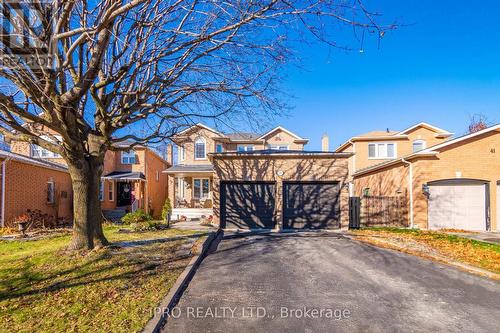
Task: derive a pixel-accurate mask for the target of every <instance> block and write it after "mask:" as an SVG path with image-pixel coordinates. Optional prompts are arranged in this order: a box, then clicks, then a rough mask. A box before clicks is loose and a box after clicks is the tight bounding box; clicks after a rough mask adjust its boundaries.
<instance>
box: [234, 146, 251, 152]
mask: <svg viewBox="0 0 500 333" xmlns="http://www.w3.org/2000/svg"><path fill="white" fill-rule="evenodd" d="M236 150H237V151H240V152H241V151H253V145H238V146H237V148H236Z"/></svg>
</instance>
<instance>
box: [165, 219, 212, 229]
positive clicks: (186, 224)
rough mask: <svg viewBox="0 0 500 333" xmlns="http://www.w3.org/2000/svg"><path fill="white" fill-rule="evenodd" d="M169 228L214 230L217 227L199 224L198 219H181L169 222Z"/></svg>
mask: <svg viewBox="0 0 500 333" xmlns="http://www.w3.org/2000/svg"><path fill="white" fill-rule="evenodd" d="M171 228H175V229H180V230H197V231H216V230H217V228H215V227H212V226H206V225H200V221H196V220H192V221H183V222H175V223H173V224H171Z"/></svg>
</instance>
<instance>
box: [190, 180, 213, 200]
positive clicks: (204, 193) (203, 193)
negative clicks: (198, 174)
mask: <svg viewBox="0 0 500 333" xmlns="http://www.w3.org/2000/svg"><path fill="white" fill-rule="evenodd" d="M209 192H210V181H209V179H208V178H194V179H193V198H195V199H206V198H208V194H209Z"/></svg>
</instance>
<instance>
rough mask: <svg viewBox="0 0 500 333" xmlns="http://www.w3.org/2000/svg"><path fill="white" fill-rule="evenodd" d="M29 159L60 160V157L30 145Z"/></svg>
mask: <svg viewBox="0 0 500 333" xmlns="http://www.w3.org/2000/svg"><path fill="white" fill-rule="evenodd" d="M31 157H35V158H40V157H43V158H60V157H61V155H59V154H57V153H53V152H51V151H50V150H47V149H45V148H42V147H40V146H37V145H31Z"/></svg>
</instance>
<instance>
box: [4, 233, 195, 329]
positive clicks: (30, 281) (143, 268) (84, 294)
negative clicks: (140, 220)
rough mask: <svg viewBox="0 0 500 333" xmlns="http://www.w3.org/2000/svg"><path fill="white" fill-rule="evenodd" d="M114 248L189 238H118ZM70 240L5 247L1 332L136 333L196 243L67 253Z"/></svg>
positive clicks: (116, 235) (122, 235) (147, 235)
mask: <svg viewBox="0 0 500 333" xmlns="http://www.w3.org/2000/svg"><path fill="white" fill-rule="evenodd" d="M118 229H119V228H118V227H106V228H105V234H106V237H107V238H108V239H109V240H110V241H112V242H121V241H133V240H139V239H153V238H162V237H170V236H177V235H181V234H182V235H188V234H191V233H192V232H191V231H180V230H176V229H169V230H163V231H154V232H146V233H119V232H118ZM69 240H70V235H69V234H68V235H58V236H53V237H48V238H44V239H40V240H33V241H0V327H1V329H0V331H1V332H67V331H70V332H136V331H140V330H141V329H142V328H143V327H144V325H145V324H146V322H147V321H148V319H149V318H150V317H151V316H152V312H151V311H152V310H153V309H154V308H155V307H156V306H157V305H158V304H159V302H160V300H161V299H162V297H164V296H165V295H166V294H167V293H168V291H169V289H170V288H171V287H172V285H173V284H174V282H175V281H176V279H177V277H178V276H179V275H180V274H181V272H182V271H183V270H184V268H185V267H186V266H187V264H188V263H189V260H190V251H189V249H190V247H191V245H192V243H193V242H194V240H185V239H182V240H176V241H171V242H164V243H153V244H149V245H141V246H132V247H126V248H113V247H111V248H107V249H101V250H95V251H92V252H90V253H88V254H85V255H84V254H78V255H77V254H71V255H70V254H68V253H66V252H64V250H63V249H64V247H65V246H66V245H67V244H68V242H69Z"/></svg>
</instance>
